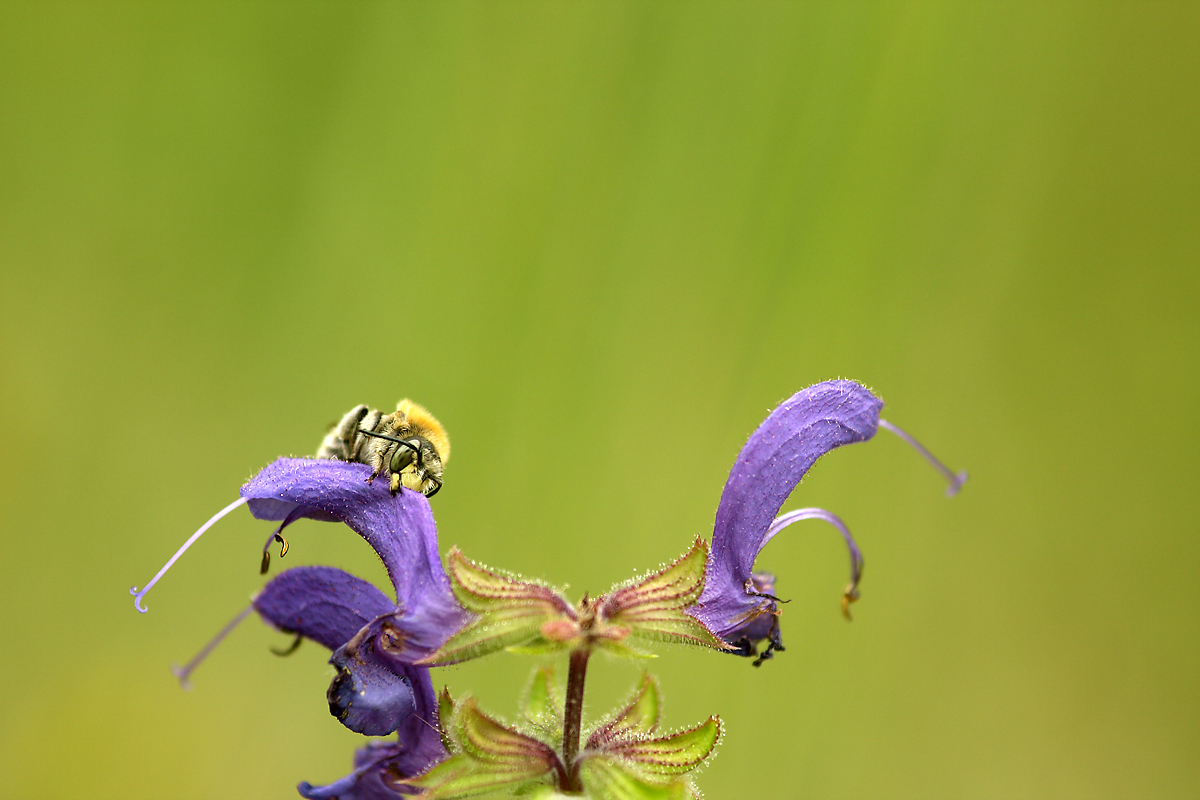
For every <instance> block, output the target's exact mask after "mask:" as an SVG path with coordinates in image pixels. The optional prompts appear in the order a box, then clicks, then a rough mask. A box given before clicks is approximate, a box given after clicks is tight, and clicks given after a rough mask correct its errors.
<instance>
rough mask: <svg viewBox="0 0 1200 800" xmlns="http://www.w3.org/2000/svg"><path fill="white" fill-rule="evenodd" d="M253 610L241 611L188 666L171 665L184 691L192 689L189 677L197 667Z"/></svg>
mask: <svg viewBox="0 0 1200 800" xmlns="http://www.w3.org/2000/svg"><path fill="white" fill-rule="evenodd" d="M253 610H254V606H253V605H248V606H246V607H245V608H243V609H242V610H241V611H239V612H238V615H237V616H236V617H234V618H233V619H231V620H229V624H228V625H226V626H225V627H224V628H221V631H220V632H219V633H218V634H217V635H216V636H214V637H213V638H212V640H211V641H209V643H208V644H206V645H204V647H202V648H201V649H200V652H199V653H196V657H195V658H193V659H192V660H191V661H189V662H188V663H187V664H185V665H184V666H182V667H180V666H177V665H175V664H172V665H171V672H173V673H174V674H175V677H176V678H178V679H179V685H180V686H181V687H183V688H184V689H191V688H192V684H191V683H190V682H189V681H188V676H190V675H191V674H192V672H193V671H194V670H195V669H196V667H198V666H200V662H202V661H204V659H206V658H208V654H209V653H211V652H212V651H213V650H215V649H216V647H217V645H219V644H220V643H221V640H222V639H224V638H225V637H226V636H228V635H229V634H230V632H231V631H233V629H234V628H236V627H237V626H238V624H239V623H240V622H241V621H242V620H244V619H245V618H246V616H247V615H249V613H250V612H251V611H253Z"/></svg>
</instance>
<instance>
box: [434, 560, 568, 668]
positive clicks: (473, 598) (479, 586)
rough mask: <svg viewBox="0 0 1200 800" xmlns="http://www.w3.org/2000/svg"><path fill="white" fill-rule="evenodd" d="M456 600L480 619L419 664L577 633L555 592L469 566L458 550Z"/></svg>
mask: <svg viewBox="0 0 1200 800" xmlns="http://www.w3.org/2000/svg"><path fill="white" fill-rule="evenodd" d="M447 568H448V569H447V571H448V572H449V574H450V578H451V584H452V586H453V589H454V596H455V597H456V598H457V599H458V602H459V603H460V604H461V605H462V606H463V608H465V609H467V610H468V611H470V612H472V613H473V614H474V615H475V618H474V619H473V620H472V621H471V622H468V623H467V624H466V625H464V626H463V627H462V628H461V629H460V630H459V631H458V632H457V633H455V634H454V635H453V636H451V637H450V638H449V639H448V640H447V641H446V643H445V644H443V645H442V647H441V649H440V650H438V651H437V652H436V653H434V654H432V655H430V656H428V657H426V658H424V659H422V660H421V661H420V662H418V663H420V664H422V665H425V666H435V665H444V664H451V663H455V662H459V661H466V660H467V659H471V658H478V657H480V656H484V655H487V654H489V653H494V652H496V651H497V650H503V649H504V648H506V647H512V646H515V645H520V644H523V643H525V642H527V641H529V640H531V639H534V638H537V637H541V636H543V635H544V634H545V633H546V632H548V631H549V632H553V633H554V634H555V638H556V639H560V640H563V641H566V640H569V639H570V638H571V637H572V636H573V635H575V634H576V633H577V632H578V624H577V622H576V618H575V611H574V609H572V608H571V605H570V604H569V603H568V602H567V601H566V600H565V599H564V598H563V597H562V595H560V594H559V593H558V592H556V591H555V590H554V589H551V588H550V587H548V586H543V585H541V584H539V583H533V582H531V581H525V580H522V579H520V578H518V577H515V576H510V575H504V574H502V573H499V572H495V571H492V570H489V569H486V568H484V567H481V566H479V565H477V564H475V563H473V562H471V561H470V560H468V559H467V558H466V557H465V556H464V555H463V554H462V553H461V552H460V551H459V550H458V548H452V549H451V550H450V552H449V554H448V555H447Z"/></svg>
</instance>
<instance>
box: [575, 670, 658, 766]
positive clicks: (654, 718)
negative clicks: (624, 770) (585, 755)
mask: <svg viewBox="0 0 1200 800" xmlns="http://www.w3.org/2000/svg"><path fill="white" fill-rule="evenodd" d="M661 714H662V704H661V701H660V699H659V694H658V682H657V681H655V680H654V678H653V677H651V676H650V674H649V673H646V674H644V675H642V682H641V684H640V685H639V686H638V688H637V690H636V691H635V692H634V695H633V697H632V698H631V699H630V701H629V702H628V703H627V704H626V706H625V707H624V708H622V709H621V710H620V711H618V712H617V713H616V714H614V715H613V716H612V718H611V719H610V720H609V721H608V722H605V723H603V724H602V725H600V726H599V727H598V728H596V730H594V731H592V735H591V736H589V737H588V739H587V748H588V749H589V750H594V749H597V748H601V747H603V746H604V745H605V744H607V743H608V742H611V741H613V740H615V739H624V738H634V737H642V736H649V735H650V734H652V733H654V731H655V730H657V729H658V721H659V718H660V716H661Z"/></svg>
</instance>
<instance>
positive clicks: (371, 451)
mask: <svg viewBox="0 0 1200 800" xmlns="http://www.w3.org/2000/svg"><path fill="white" fill-rule="evenodd" d="M363 438H364V439H365V438H367V437H365V436H364V437H363ZM380 444H383V445H387V444H389V443H388V442H386V441H383V440H379V441H378V442H375V443H371V444H367V445H366V446H365V447H366V452H365V453H364V454H363V455H364V458H362V459H361V461H362V463H364V464H366V465H367V466H368V467H370V468H371V475H370V476H369V477H368V478H367V483H372V482H374V480H375V479H376V478H378V477H379V474H380V473H381V472H383V468H384V466H385V465H386V464H387V463H388V457H387V453H388V448H387V447H386V446H385V447H380V446H379V445H380Z"/></svg>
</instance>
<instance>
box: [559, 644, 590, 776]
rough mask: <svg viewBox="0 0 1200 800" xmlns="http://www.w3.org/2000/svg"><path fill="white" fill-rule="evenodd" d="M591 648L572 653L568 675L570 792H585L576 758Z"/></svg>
mask: <svg viewBox="0 0 1200 800" xmlns="http://www.w3.org/2000/svg"><path fill="white" fill-rule="evenodd" d="M590 655H591V648H590V647H588V646H587V645H584V646H583V647H581V648H579V649H578V650H575V651H573V652H572V653H571V667H570V671H569V672H568V673H567V697H566V704H565V708H564V713H563V765H564V766H565V767H566V768H567V783H568V785H567V786H564V787H563V789H564V790H565V791H568V792H578V791H582V790H583V784H582V783H581V782H580V780H579V766H578V765H577V764H576V763H575V757H576V756H577V755H579V731H580V728H581V727H582V726H583V684H584V680H585V679H586V678H587V663H588V656H590Z"/></svg>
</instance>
